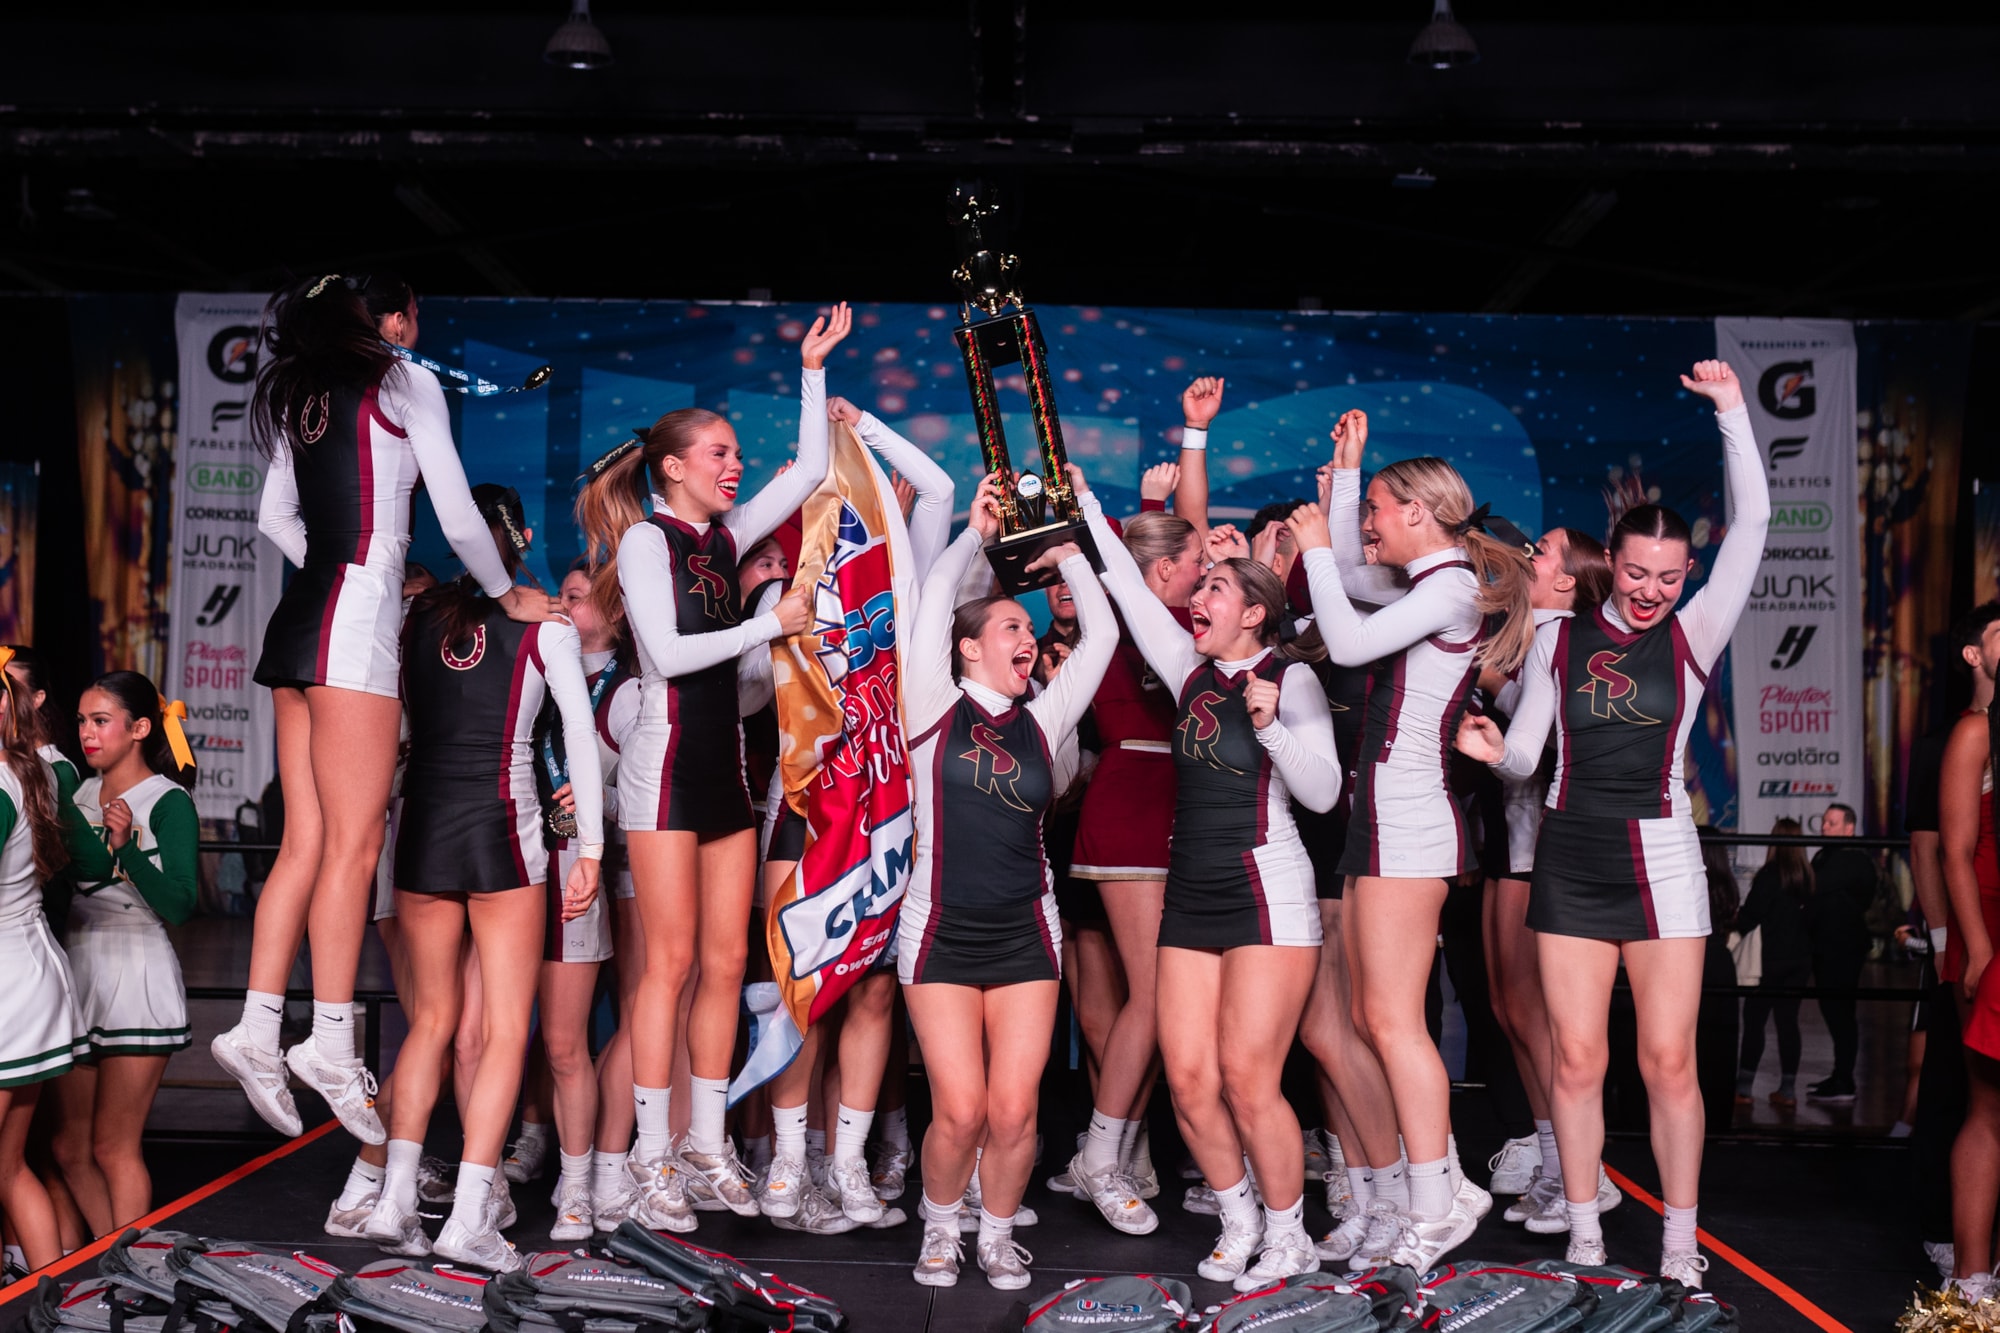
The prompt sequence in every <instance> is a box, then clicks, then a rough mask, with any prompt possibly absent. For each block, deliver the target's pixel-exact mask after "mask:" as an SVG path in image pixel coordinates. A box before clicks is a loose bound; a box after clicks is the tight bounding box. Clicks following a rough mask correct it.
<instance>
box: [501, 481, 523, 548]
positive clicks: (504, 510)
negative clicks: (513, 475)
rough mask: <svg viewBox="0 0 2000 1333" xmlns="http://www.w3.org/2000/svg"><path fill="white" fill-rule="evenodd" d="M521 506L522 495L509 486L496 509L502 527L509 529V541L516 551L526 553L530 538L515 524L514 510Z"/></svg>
mask: <svg viewBox="0 0 2000 1333" xmlns="http://www.w3.org/2000/svg"><path fill="white" fill-rule="evenodd" d="M520 504H521V496H520V494H519V493H518V492H516V491H515V490H514V488H513V487H511V486H509V487H508V488H507V494H506V495H504V496H502V497H501V500H500V503H499V504H498V505H497V506H496V508H498V509H499V511H500V526H501V527H503V528H505V529H507V540H508V541H510V542H512V543H513V544H514V549H515V550H516V551H525V550H527V549H528V536H527V534H526V533H524V532H522V531H521V529H520V528H518V527H516V526H515V524H514V510H515V509H517V508H518V507H519V506H520Z"/></svg>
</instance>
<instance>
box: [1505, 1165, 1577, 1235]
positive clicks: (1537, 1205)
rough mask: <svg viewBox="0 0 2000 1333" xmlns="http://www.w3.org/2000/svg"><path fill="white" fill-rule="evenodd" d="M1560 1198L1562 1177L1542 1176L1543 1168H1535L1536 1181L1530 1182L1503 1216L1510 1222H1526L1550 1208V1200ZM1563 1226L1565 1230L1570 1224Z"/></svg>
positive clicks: (1509, 1205)
mask: <svg viewBox="0 0 2000 1333" xmlns="http://www.w3.org/2000/svg"><path fill="white" fill-rule="evenodd" d="M1560 1198H1562V1177H1561V1176H1545V1175H1543V1174H1542V1168H1540V1167H1539V1166H1538V1167H1536V1168H1535V1173H1534V1179H1532V1180H1530V1181H1529V1182H1528V1188H1527V1189H1525V1190H1523V1191H1522V1192H1521V1197H1520V1198H1518V1199H1516V1200H1514V1202H1512V1203H1510V1204H1508V1205H1507V1211H1506V1212H1504V1213H1502V1214H1501V1216H1502V1217H1504V1218H1506V1219H1507V1220H1508V1221H1509V1222H1525V1221H1527V1220H1528V1219H1529V1218H1531V1217H1533V1216H1534V1215H1535V1214H1537V1213H1539V1212H1541V1211H1542V1209H1544V1208H1546V1207H1548V1204H1549V1200H1550V1199H1560ZM1563 1225H1564V1227H1565V1228H1567V1227H1568V1223H1564V1224H1563Z"/></svg>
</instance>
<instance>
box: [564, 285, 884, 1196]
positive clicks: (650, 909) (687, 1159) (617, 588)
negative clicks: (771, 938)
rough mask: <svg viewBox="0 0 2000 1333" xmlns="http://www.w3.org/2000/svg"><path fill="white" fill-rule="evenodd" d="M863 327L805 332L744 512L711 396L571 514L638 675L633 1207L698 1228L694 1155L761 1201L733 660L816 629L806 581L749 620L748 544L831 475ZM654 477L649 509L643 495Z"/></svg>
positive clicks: (749, 823)
mask: <svg viewBox="0 0 2000 1333" xmlns="http://www.w3.org/2000/svg"><path fill="white" fill-rule="evenodd" d="M852 326H853V315H852V313H851V312H850V311H849V310H848V308H847V307H846V306H845V305H840V306H836V307H834V310H833V313H832V316H831V318H830V319H826V318H822V319H816V320H814V321H813V325H812V327H811V328H810V329H809V330H807V332H806V335H805V337H804V339H803V341H802V342H801V344H800V349H799V350H800V354H801V361H802V362H803V365H804V373H803V375H802V376H801V385H800V395H799V397H800V401H799V458H798V462H797V464H796V465H795V466H793V467H791V468H789V469H787V470H785V471H783V472H781V473H780V474H779V475H778V476H777V477H775V478H774V479H773V480H772V481H771V483H770V484H769V485H767V486H766V487H765V488H764V490H763V491H761V492H760V493H759V494H758V495H757V496H756V497H755V498H754V499H752V500H750V501H749V502H748V503H746V504H744V505H743V506H741V507H740V508H739V507H738V506H737V504H736V491H737V487H738V485H739V484H740V483H741V481H742V478H743V461H742V452H741V450H740V449H739V448H738V446H737V443H736V432H735V431H734V430H732V429H731V428H730V425H729V423H728V421H727V420H725V419H724V418H722V417H720V416H718V415H716V414H715V413H713V412H708V411H704V410H702V409H700V408H685V409H682V410H680V411H677V412H669V413H667V415H665V416H663V417H661V418H660V419H659V420H658V421H657V422H655V423H654V424H653V426H652V428H651V429H650V430H647V431H644V432H641V435H642V437H643V445H641V444H639V443H636V442H633V441H627V442H626V443H625V444H624V445H621V446H620V447H619V448H618V449H616V450H614V451H613V452H612V453H611V454H607V455H606V456H605V457H604V458H602V459H599V460H598V462H597V464H596V465H594V466H593V468H592V470H591V471H592V476H591V478H590V480H589V482H588V483H587V484H586V485H585V486H584V488H583V491H582V493H581V494H580V495H578V497H577V502H576V510H577V525H578V526H579V527H580V528H582V529H583V532H584V535H585V537H586V539H587V540H588V543H589V553H590V555H591V557H592V558H593V559H600V558H601V559H602V560H603V563H602V565H600V566H599V568H598V572H597V574H596V576H595V579H594V582H593V589H592V596H593V597H594V598H595V599H596V600H597V603H598V606H599V607H600V609H602V610H603V611H604V612H605V613H606V614H607V615H608V614H610V613H611V611H612V609H613V607H614V606H615V605H616V604H617V603H618V601H619V600H620V599H621V598H622V600H623V605H624V612H625V616H626V619H627V621H628V622H629V623H630V625H631V626H632V632H633V638H634V640H635V642H636V646H637V649H638V658H639V666H640V670H641V673H642V682H641V687H640V696H639V698H640V721H639V725H638V727H637V728H636V729H635V731H634V733H633V735H632V739H631V742H630V743H629V744H628V745H627V746H626V748H625V752H624V757H623V759H622V760H621V762H620V765H619V769H620V785H621V788H622V791H621V799H620V801H619V806H618V822H619V827H621V828H622V829H624V830H625V833H626V849H627V856H628V859H629V862H630V864H631V867H632V880H633V884H634V887H635V889H636V891H637V894H638V902H639V919H640V925H641V929H642V930H643V932H644V934H645V938H646V944H645V950H646V961H645V972H644V974H643V975H642V976H641V978H640V981H639V990H638V994H637V997H636V1003H637V1006H638V1009H639V1011H640V1012H642V1013H644V1014H646V1015H647V1016H648V1021H646V1022H644V1023H641V1024H639V1025H637V1026H636V1027H635V1028H634V1029H633V1032H632V1078H633V1084H632V1101H633V1111H634V1115H635V1118H636V1120H637V1125H638V1137H637V1140H636V1142H635V1145H634V1148H633V1158H634V1159H636V1160H632V1161H629V1162H628V1172H629V1174H630V1175H631V1177H632V1179H633V1181H634V1183H635V1184H637V1185H638V1186H639V1188H640V1191H641V1194H642V1197H641V1199H640V1201H639V1203H638V1204H636V1205H635V1206H634V1208H633V1210H632V1216H633V1217H634V1218H635V1219H637V1220H639V1221H640V1222H642V1223H643V1224H645V1225H647V1226H650V1227H654V1228H656V1229H670V1230H676V1231H685V1230H689V1229H691V1228H692V1227H693V1225H694V1216H693V1212H692V1204H691V1202H690V1199H689V1194H688V1183H687V1181H686V1179H684V1177H683V1175H682V1171H683V1169H685V1170H686V1171H689V1172H692V1173H694V1174H698V1175H699V1176H701V1177H702V1179H703V1181H704V1182H705V1184H704V1186H703V1188H704V1189H705V1190H706V1191H708V1192H709V1193H711V1194H713V1195H714V1196H715V1197H716V1198H717V1199H719V1200H720V1201H721V1202H722V1203H724V1204H725V1205H726V1206H727V1207H728V1208H730V1209H731V1210H732V1211H734V1212H737V1213H741V1214H744V1215H749V1214H753V1213H755V1212H756V1211H757V1201H756V1197H755V1195H754V1194H753V1192H752V1186H753V1183H754V1182H753V1181H752V1179H751V1177H750V1175H749V1173H748V1172H747V1171H746V1170H745V1169H744V1167H743V1165H742V1163H741V1162H740V1161H738V1160H737V1157H736V1151H735V1149H734V1147H733V1146H732V1145H731V1144H730V1142H729V1139H728V1137H727V1135H726V1134H725V1132H724V1128H723V1120H724V1116H725V1114H726V1112H727V1110H728V1105H729V1065H730V1057H731V1055H732V1054H733V1053H734V1049H735V1044H736V1018H737V1011H738V1009H739V1007H740V1005H741V990H742V984H743V970H744V966H745V963H746V961H747V958H748V952H749V938H748V937H749V922H750V907H751V900H752V899H753V897H754V896H755V888H756V878H757V838H756V833H755V829H754V821H753V817H752V815H751V809H750V795H749V792H748V790H747V788H746V787H745V785H744V780H743V767H742V752H743V739H742V725H741V722H740V720H739V710H738V703H737V692H736V659H737V658H738V657H740V656H742V654H743V653H744V652H746V651H748V650H749V649H751V648H754V647H757V646H759V645H761V644H765V643H769V642H770V641H771V640H772V639H775V638H777V637H779V636H780V635H791V634H796V633H798V632H799V631H800V630H802V629H804V628H805V627H806V624H807V623H808V620H809V618H810V608H809V605H808V602H807V599H806V597H805V596H804V594H803V593H801V592H798V591H796V590H795V591H794V592H792V593H791V594H790V595H789V596H787V597H785V598H784V599H782V600H781V601H780V602H779V603H778V605H777V607H776V608H775V609H774V610H773V611H772V612H770V613H769V614H766V615H761V616H755V617H752V618H751V619H750V620H748V621H744V620H743V619H742V617H741V614H740V610H739V607H738V601H737V588H736V563H737V554H736V553H737V551H738V550H739V549H744V550H747V549H748V548H750V547H752V546H755V545H756V544H757V543H758V542H759V541H761V540H762V539H763V538H764V536H765V535H766V534H768V533H769V532H771V530H772V529H774V528H776V527H777V526H778V524H779V523H781V522H783V521H784V518H785V516H786V515H787V514H790V513H791V512H792V511H793V510H794V509H797V508H798V507H799V505H800V503H801V502H803V501H804V499H805V497H806V496H807V495H809V494H810V493H811V492H812V490H813V488H814V487H816V486H818V485H819V483H820V481H821V479H822V478H824V477H825V475H826V468H827V424H826V423H827V418H826V375H825V371H824V366H825V363H826V354H827V353H828V352H829V351H830V350H831V349H832V348H833V347H835V346H836V345H837V344H839V343H840V341H841V340H842V339H844V338H845V337H846V336H847V334H848V331H849V329H850V328H851V327H852ZM642 475H643V479H644V480H645V481H646V482H647V483H648V484H649V485H650V487H651V490H652V510H653V512H652V515H651V517H648V516H647V515H646V512H645V511H644V510H643V509H642V508H641V507H640V504H639V497H638V492H637V489H636V488H637V485H638V483H639V482H640V480H641V479H642ZM697 956H698V957H699V961H700V970H699V973H698V979H697V980H696V982H695V991H694V1001H693V1004H692V1007H691V1009H690V1012H689V1018H688V1023H687V1033H686V1036H687V1047H688V1056H689V1062H690V1065H691V1067H692V1078H691V1080H690V1083H691V1092H690V1099H691V1101H692V1103H693V1105H692V1106H690V1107H689V1113H690V1114H689V1120H688V1134H687V1143H686V1145H685V1147H684V1148H683V1149H682V1150H680V1151H679V1152H676V1151H675V1150H674V1144H673V1136H672V1131H671V1127H670V1120H669V1107H668V1101H667V1096H668V1086H669V1083H668V1080H669V1076H670V1074H671V1072H672V1067H673V1051H674V1044H675V1039H676V1037H677V1036H678V1035H679V1033H678V1029H679V1026H680V1025H679V1024H678V1023H677V1022H676V1021H675V1013H676V1008H675V1007H676V1005H677V1003H678V1002H679V998H680V995H681V992H682V989H683V988H684V987H685V985H686V984H687V981H688V978H689V977H690V975H696V960H697Z"/></svg>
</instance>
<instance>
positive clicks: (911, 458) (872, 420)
mask: <svg viewBox="0 0 2000 1333" xmlns="http://www.w3.org/2000/svg"><path fill="white" fill-rule="evenodd" d="M837 404H838V400H836V410H837ZM854 433H855V434H856V435H857V436H859V437H860V439H861V442H862V443H863V444H865V445H867V446H868V447H869V448H870V449H873V450H874V451H875V452H876V453H878V454H880V455H882V457H883V458H884V459H886V460H887V461H888V464H889V466H890V467H892V468H894V469H896V471H897V472H899V473H901V474H902V476H903V479H904V480H906V481H908V482H909V483H910V484H911V485H912V486H914V487H916V488H917V503H916V507H915V508H914V509H912V510H911V511H910V518H909V524H908V527H909V531H910V554H911V556H912V558H913V559H914V560H915V561H916V566H917V568H916V577H917V579H919V580H922V579H923V577H924V576H925V575H926V574H928V573H929V572H930V568H931V565H932V564H933V563H934V562H935V561H936V560H937V558H938V555H939V553H940V552H942V551H943V550H944V548H945V547H946V545H948V544H949V543H950V541H951V510H952V505H953V503H954V502H955V500H956V490H957V488H956V487H955V486H954V485H953V484H952V480H951V474H950V473H948V472H946V471H945V470H944V469H943V468H941V467H939V466H938V464H937V461H936V460H935V459H933V458H932V457H931V456H930V455H929V454H927V453H925V452H924V451H923V450H921V449H919V448H917V446H916V445H914V444H911V443H910V442H909V441H908V440H906V439H904V438H903V437H902V436H901V435H898V434H897V433H896V432H895V431H894V430H892V429H890V427H889V426H887V425H885V424H884V423H883V422H882V421H881V420H879V419H878V418H877V417H876V416H875V414H874V413H872V412H863V413H861V414H860V417H859V419H858V420H857V421H856V422H855V423H854Z"/></svg>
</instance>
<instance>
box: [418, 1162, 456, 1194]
mask: <svg viewBox="0 0 2000 1333" xmlns="http://www.w3.org/2000/svg"><path fill="white" fill-rule="evenodd" d="M456 1193H458V1168H457V1167H455V1166H453V1165H452V1164H451V1163H450V1162H447V1161H445V1160H444V1158H442V1157H419V1158H418V1159H417V1202H419V1203H450V1202H451V1200H452V1196H453V1195H454V1194H456Z"/></svg>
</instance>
